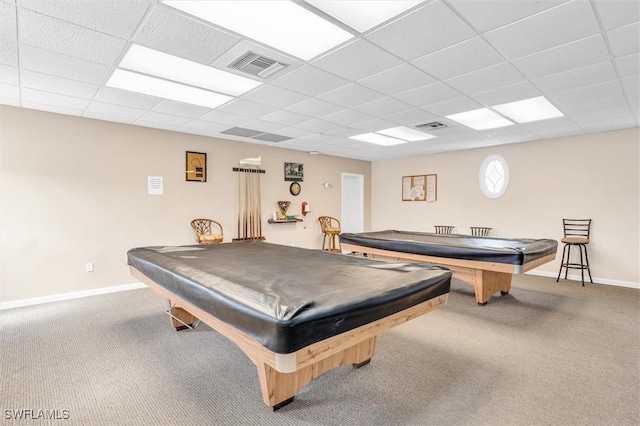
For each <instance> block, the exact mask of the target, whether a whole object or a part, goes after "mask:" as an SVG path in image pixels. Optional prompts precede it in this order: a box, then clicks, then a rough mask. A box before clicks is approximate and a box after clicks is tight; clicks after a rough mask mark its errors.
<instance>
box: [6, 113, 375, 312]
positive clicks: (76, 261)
mask: <svg viewBox="0 0 640 426" xmlns="http://www.w3.org/2000/svg"><path fill="white" fill-rule="evenodd" d="M0 114H1V115H0V118H1V120H2V121H1V126H0V131H1V133H0V142H1V144H2V145H1V147H2V150H1V153H2V162H1V165H2V169H1V180H2V188H1V190H2V192H1V197H2V198H1V229H0V230H1V234H0V239H1V260H0V262H1V267H2V270H1V275H0V280H1V281H0V301H2V302H8V301H14V300H20V299H27V298H34V297H44V296H49V295H57V294H63V293H68V292H76V291H84V290H92V289H98V288H103V287H109V286H116V285H123V284H128V283H133V282H135V281H136V280H135V279H133V278H132V277H131V276H130V275H129V271H128V267H127V265H126V252H127V250H128V249H130V248H132V247H136V246H147V245H180V244H192V243H194V241H195V240H194V233H193V231H192V229H191V228H190V226H189V222H190V221H191V219H193V218H195V217H210V218H212V219H216V220H218V221H220V222H221V223H222V224H223V226H224V231H225V241H231V238H233V237H235V236H237V234H236V223H237V219H236V212H237V207H236V201H237V174H236V173H234V172H233V171H232V170H231V169H232V168H233V167H235V166H237V165H238V161H239V160H240V159H242V158H247V157H257V156H262V168H263V169H265V170H266V171H267V173H266V174H264V175H262V178H261V184H262V209H263V212H262V213H263V214H262V217H263V228H262V229H263V234H264V235H265V236H266V238H267V241H269V242H273V243H278V244H287V245H296V246H298V247H307V248H319V247H320V246H321V244H322V242H321V234H320V228H319V225H318V223H317V218H318V216H320V215H323V214H327V215H331V216H335V217H340V214H341V174H342V173H343V172H347V173H355V174H362V175H364V177H365V226H366V227H369V226H370V212H369V208H368V207H369V205H370V194H371V192H370V182H371V179H370V168H371V165H370V163H369V162H365V161H357V160H348V159H343V158H338V157H328V156H322V155H318V156H310V155H308V154H307V153H305V152H302V151H294V150H285V149H280V148H275V147H267V146H264V145H258V144H250V143H242V142H235V141H225V140H219V139H213V138H208V137H201V136H196V135H189V134H181V133H174V132H168V131H162V130H157V129H150V128H144V127H136V126H129V125H124V124H116V123H109V122H104V121H98V120H90V119H84V118H79V117H72V116H65V115H57V114H51V113H46V112H41V111H34V110H28V109H20V108H13V107H6V106H3V107H0ZM185 151H197V152H206V153H207V160H208V179H207V182H206V183H197V182H186V181H185ZM285 161H288V162H299V163H303V164H304V182H302V183H301V185H302V192H301V194H300V195H299V196H297V197H293V196H291V195H290V194H289V182H285V181H284V177H283V163H284V162H285ZM148 176H162V177H163V178H164V195H148V194H147V177H148ZM325 181H329V182H331V183H332V184H333V188H332V189H324V188H323V187H322V182H325ZM277 200H291V201H292V205H291V208H290V213H291V214H299V213H300V205H301V203H302V201H307V202H308V203H309V204H310V206H311V209H312V211H311V213H310V214H308V215H307V216H306V217H305V218H304V222H302V223H297V224H278V225H272V224H268V223H267V222H266V219H268V217H269V215H270V213H272V212H273V211H275V210H277V206H276V201H277ZM88 262H93V263H94V266H95V271H94V272H92V273H87V272H85V264H86V263H88Z"/></svg>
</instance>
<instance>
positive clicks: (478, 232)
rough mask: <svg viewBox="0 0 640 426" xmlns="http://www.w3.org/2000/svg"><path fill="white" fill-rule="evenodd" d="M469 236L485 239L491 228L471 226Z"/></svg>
mask: <svg viewBox="0 0 640 426" xmlns="http://www.w3.org/2000/svg"><path fill="white" fill-rule="evenodd" d="M470 228H471V235H473V236H474V237H486V236H488V235H489V234H490V233H491V231H493V228H487V227H484V226H471V227H470Z"/></svg>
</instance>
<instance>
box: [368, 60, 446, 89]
mask: <svg viewBox="0 0 640 426" xmlns="http://www.w3.org/2000/svg"><path fill="white" fill-rule="evenodd" d="M435 81H436V80H435V79H434V78H433V77H430V76H428V75H427V74H425V73H424V72H422V71H420V70H419V69H417V68H415V67H413V66H411V65H409V64H402V65H398V66H397V67H393V68H390V69H388V70H386V71H382V72H379V73H378V74H375V75H372V76H370V77H367V78H363V79H362V80H359V81H358V83H359V84H362V85H363V86H366V87H368V88H370V89H373V90H377V91H378V92H382V93H384V94H387V95H390V96H393V95H395V94H397V93H401V92H406V91H407V90H410V89H413V88H414V87H420V86H424V85H427V84H431V83H433V82H435Z"/></svg>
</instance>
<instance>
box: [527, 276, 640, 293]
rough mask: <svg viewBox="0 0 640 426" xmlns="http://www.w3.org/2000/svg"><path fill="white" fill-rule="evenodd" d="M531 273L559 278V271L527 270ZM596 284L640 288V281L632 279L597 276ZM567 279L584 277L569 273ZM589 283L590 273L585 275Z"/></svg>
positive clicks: (573, 279)
mask: <svg viewBox="0 0 640 426" xmlns="http://www.w3.org/2000/svg"><path fill="white" fill-rule="evenodd" d="M527 274H529V275H538V276H541V277H550V278H558V273H557V272H556V273H554V272H545V271H529V272H527ZM592 278H593V282H594V284H605V285H614V286H617V287H628V288H635V289H636V290H640V283H633V282H630V281H619V280H609V279H605V278H596V277H592ZM560 279H564V274H562V276H561V277H560ZM567 279H569V280H572V281H582V277H581V276H580V275H574V274H569V275H568V276H567ZM586 283H589V275H585V285H586Z"/></svg>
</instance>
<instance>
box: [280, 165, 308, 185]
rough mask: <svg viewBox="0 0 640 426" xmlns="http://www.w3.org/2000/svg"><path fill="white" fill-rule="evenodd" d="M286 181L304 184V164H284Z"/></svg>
mask: <svg viewBox="0 0 640 426" xmlns="http://www.w3.org/2000/svg"><path fill="white" fill-rule="evenodd" d="M284 180H285V181H294V182H302V181H303V180H304V172H303V164H302V163H284Z"/></svg>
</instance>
